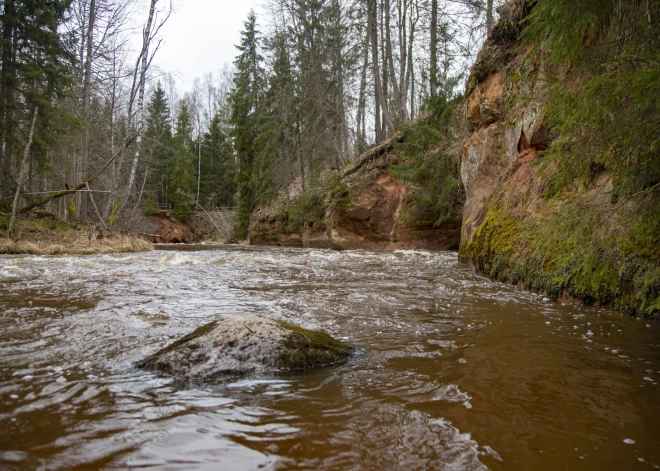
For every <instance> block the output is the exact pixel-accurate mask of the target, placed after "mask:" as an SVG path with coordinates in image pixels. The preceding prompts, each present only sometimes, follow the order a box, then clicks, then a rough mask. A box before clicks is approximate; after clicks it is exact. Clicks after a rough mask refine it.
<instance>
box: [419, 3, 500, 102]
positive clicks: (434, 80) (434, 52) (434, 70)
mask: <svg viewBox="0 0 660 471" xmlns="http://www.w3.org/2000/svg"><path fill="white" fill-rule="evenodd" d="M489 1H490V0H489ZM430 60H431V74H430V82H429V86H430V88H431V98H435V97H436V95H437V87H438V0H431V59H430Z"/></svg>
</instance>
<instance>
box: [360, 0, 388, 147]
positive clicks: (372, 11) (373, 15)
mask: <svg viewBox="0 0 660 471" xmlns="http://www.w3.org/2000/svg"><path fill="white" fill-rule="evenodd" d="M367 1H368V3H367V4H368V6H369V11H368V20H369V21H368V27H369V31H370V32H371V58H372V69H373V76H374V82H375V88H376V90H375V91H376V96H375V102H376V112H377V113H376V141H380V140H382V139H384V138H385V136H384V135H383V132H382V131H380V132H379V129H378V128H379V126H378V122H379V119H380V116H379V113H378V107H379V105H380V107H381V108H382V112H383V120H384V121H385V123H386V125H387V127H388V131H389V132H392V131H393V130H394V124H393V123H392V119H391V117H390V114H389V112H388V110H387V103H385V97H384V95H383V89H382V87H381V83H380V70H379V69H380V68H379V66H378V24H377V23H378V11H377V8H376V0H367Z"/></svg>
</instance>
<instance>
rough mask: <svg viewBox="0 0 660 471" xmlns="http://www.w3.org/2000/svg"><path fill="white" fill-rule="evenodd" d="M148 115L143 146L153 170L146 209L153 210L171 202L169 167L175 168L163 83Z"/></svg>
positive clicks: (167, 105) (156, 91) (149, 106)
mask: <svg viewBox="0 0 660 471" xmlns="http://www.w3.org/2000/svg"><path fill="white" fill-rule="evenodd" d="M147 113H148V114H147V129H146V132H145V134H144V141H143V143H144V145H145V147H146V148H147V152H148V155H149V167H150V169H151V170H150V173H149V183H148V188H147V192H148V194H147V197H146V200H145V206H147V207H149V209H152V208H151V207H152V206H154V207H155V206H156V205H157V204H158V203H166V202H167V201H168V191H169V190H168V189H169V176H170V175H169V167H170V166H171V164H172V125H171V123H170V106H169V103H168V100H167V97H166V96H165V91H164V90H163V88H162V86H161V84H160V82H158V84H157V86H156V90H155V91H154V93H153V94H152V95H151V100H150V101H149V104H148V105H147ZM154 209H155V208H154Z"/></svg>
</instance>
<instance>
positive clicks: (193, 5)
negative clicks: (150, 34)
mask: <svg viewBox="0 0 660 471" xmlns="http://www.w3.org/2000/svg"><path fill="white" fill-rule="evenodd" d="M163 3H165V2H163ZM251 8H253V9H254V10H255V11H256V12H257V14H258V13H259V8H258V1H257V0H176V2H175V10H174V12H173V13H172V16H170V18H169V19H168V20H167V23H166V24H165V25H164V26H163V28H162V29H161V33H160V37H161V38H162V39H163V44H162V45H161V47H160V49H159V50H158V52H157V53H156V57H155V58H154V65H156V66H158V68H160V69H161V70H162V71H163V72H171V73H174V74H175V75H176V76H177V78H179V79H180V81H179V90H180V91H186V90H190V88H192V82H193V80H194V79H195V77H200V78H202V77H203V75H204V74H206V73H207V72H213V73H215V72H216V71H217V70H218V69H220V68H221V67H222V66H223V65H224V64H225V63H230V64H231V63H232V62H233V60H234V58H235V57H236V53H237V49H236V47H235V45H236V44H238V43H239V41H240V32H241V30H242V29H243V22H244V21H245V20H246V18H247V15H248V12H249V11H250V9H251ZM145 20H146V16H145V19H144V20H142V21H143V22H144V21H145Z"/></svg>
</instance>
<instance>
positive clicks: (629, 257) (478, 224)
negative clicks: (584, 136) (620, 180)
mask: <svg viewBox="0 0 660 471" xmlns="http://www.w3.org/2000/svg"><path fill="white" fill-rule="evenodd" d="M501 13H502V15H501V19H500V22H499V24H498V25H497V27H496V28H495V30H494V31H493V33H492V34H491V36H490V37H489V39H488V41H487V43H486V44H485V46H484V48H483V50H482V51H481V53H480V54H479V57H478V60H477V63H476V64H475V65H474V67H473V69H472V75H471V77H470V81H469V85H468V90H467V91H468V94H467V96H466V101H465V107H466V116H467V119H468V121H469V126H470V135H469V138H468V139H467V141H466V142H465V145H464V150H463V157H462V166H461V178H462V180H463V184H464V186H465V191H466V202H465V207H464V214H463V225H462V229H461V244H460V245H461V246H460V252H459V255H460V258H461V259H462V260H464V261H466V262H469V263H470V264H472V265H473V266H474V267H475V268H476V269H477V270H478V271H479V272H481V273H484V274H486V275H488V276H490V277H492V278H495V279H498V280H501V281H505V282H508V283H514V284H518V285H520V286H523V287H526V288H530V289H533V290H536V291H539V292H544V293H546V294H547V295H548V296H551V297H555V298H560V297H561V298H563V299H567V300H568V299H571V300H579V301H583V302H586V303H590V304H591V303H593V304H596V305H599V304H604V305H608V306H613V307H615V308H618V309H622V310H624V311H627V312H630V313H634V314H641V315H649V316H653V315H657V312H658V310H659V309H660V271H659V269H658V251H657V244H656V249H654V248H653V246H654V243H653V240H654V238H655V239H657V236H658V234H655V235H653V229H651V230H648V229H646V227H647V226H645V222H646V221H644V220H643V218H640V217H638V216H637V212H638V209H639V208H640V203H639V202H638V201H636V200H635V199H633V198H630V199H628V200H622V201H619V200H617V199H616V198H615V197H613V196H612V184H613V183H612V182H613V179H612V178H611V175H610V173H609V172H608V170H607V169H606V168H605V167H604V166H602V165H600V164H599V162H598V156H593V159H592V163H591V167H590V175H589V180H588V181H586V182H584V181H576V182H575V183H574V184H573V185H571V186H570V187H569V188H567V189H565V190H563V191H562V192H560V193H559V194H555V195H553V196H548V195H549V193H550V192H549V191H548V181H547V180H546V177H545V175H546V173H544V164H547V162H545V161H544V158H545V157H544V153H543V152H542V151H544V150H545V149H547V148H548V147H550V146H552V145H553V144H554V143H555V142H557V141H558V140H560V139H563V138H566V137H567V136H560V135H555V134H553V132H551V126H550V125H549V124H548V123H547V121H548V120H547V119H546V114H547V110H548V106H549V103H547V102H546V100H547V94H546V88H547V84H546V83H545V81H544V79H545V78H546V77H548V76H552V75H554V76H555V77H556V76H561V74H562V71H561V70H552V71H548V70H547V68H548V67H550V66H548V64H547V62H546V60H544V59H543V58H542V57H539V55H538V53H535V52H534V51H533V49H532V48H531V47H527V48H525V47H521V43H520V41H519V37H518V36H519V33H520V32H521V30H522V29H523V27H524V19H525V16H526V15H527V14H528V13H529V7H528V6H527V4H526V2H523V1H512V2H508V3H507V4H505V7H504V10H503V11H502V12H501ZM548 72H551V73H548ZM553 165H554V163H550V164H548V166H547V167H545V171H547V170H549V169H550V170H551V169H552V166H553ZM640 228H642V229H640ZM649 232H650V234H648V233H649ZM654 313H655V314H654Z"/></svg>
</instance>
